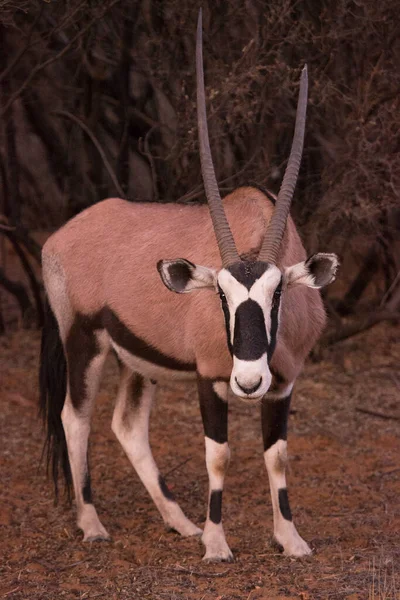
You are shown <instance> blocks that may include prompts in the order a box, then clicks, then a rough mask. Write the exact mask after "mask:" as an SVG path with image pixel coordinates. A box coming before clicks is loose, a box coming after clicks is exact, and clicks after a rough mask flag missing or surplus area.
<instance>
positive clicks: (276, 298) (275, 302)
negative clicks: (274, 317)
mask: <svg viewBox="0 0 400 600" xmlns="http://www.w3.org/2000/svg"><path fill="white" fill-rule="evenodd" d="M281 294H282V290H281V289H280V288H278V289H276V290H275V291H274V295H273V297H272V305H273V306H274V307H276V306H278V305H279V302H280V299H281Z"/></svg>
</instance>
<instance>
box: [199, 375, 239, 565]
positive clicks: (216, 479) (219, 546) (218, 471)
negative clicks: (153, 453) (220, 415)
mask: <svg viewBox="0 0 400 600" xmlns="http://www.w3.org/2000/svg"><path fill="white" fill-rule="evenodd" d="M225 385H226V384H225ZM215 391H216V390H215ZM205 445H206V465H207V472H208V478H209V484H210V487H209V494H208V510H207V520H206V524H205V527H204V533H203V536H202V538H201V539H202V542H203V544H204V545H205V547H206V553H205V555H204V557H203V560H206V561H210V562H219V561H222V560H223V561H229V562H230V561H232V560H233V555H232V552H231V551H230V549H229V546H228V544H227V542H226V539H225V533H224V528H223V526H222V518H221V514H219V506H217V514H216V515H213V514H212V513H211V510H210V509H211V504H212V494H213V492H214V494H215V493H216V494H217V495H218V492H220V493H221V495H222V490H223V488H224V479H225V473H226V471H227V468H228V465H229V460H230V450H229V446H228V442H224V443H223V444H219V443H218V442H215V441H214V440H212V439H210V438H208V437H206V438H205ZM217 505H218V501H217ZM211 517H213V519H214V520H216V521H217V522H214V521H213V520H212V518H211Z"/></svg>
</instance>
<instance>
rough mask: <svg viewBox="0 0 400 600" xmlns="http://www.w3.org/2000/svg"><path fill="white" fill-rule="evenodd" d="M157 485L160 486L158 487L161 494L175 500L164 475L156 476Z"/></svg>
mask: <svg viewBox="0 0 400 600" xmlns="http://www.w3.org/2000/svg"><path fill="white" fill-rule="evenodd" d="M158 485H159V486H160V489H161V491H162V493H163V495H164V496H165V498H167V500H172V501H175V496H174V494H173V493H172V492H171V490H170V489H169V487H168V486H167V484H166V481H165V479H164V477H162V476H161V475H159V476H158Z"/></svg>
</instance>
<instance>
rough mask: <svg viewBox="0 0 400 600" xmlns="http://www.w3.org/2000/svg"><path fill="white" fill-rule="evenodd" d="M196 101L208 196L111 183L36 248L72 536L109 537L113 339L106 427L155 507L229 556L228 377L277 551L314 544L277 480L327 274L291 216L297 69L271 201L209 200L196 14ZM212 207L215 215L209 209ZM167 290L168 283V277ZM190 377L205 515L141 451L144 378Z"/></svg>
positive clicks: (45, 382) (52, 409)
mask: <svg viewBox="0 0 400 600" xmlns="http://www.w3.org/2000/svg"><path fill="white" fill-rule="evenodd" d="M196 69H197V107H198V127H199V139H200V157H201V167H202V175H203V180H204V185H205V190H206V195H207V200H208V206H185V205H174V204H165V205H162V204H150V203H148V204H145V203H130V202H127V201H124V200H120V199H116V198H113V199H109V200H105V201H103V202H100V203H98V204H96V205H95V206H92V207H90V208H88V209H87V210H85V211H83V212H82V213H81V214H79V215H78V216H76V217H75V218H73V219H72V220H71V221H69V222H68V223H67V224H66V225H65V226H64V227H62V228H61V229H60V230H59V231H58V232H57V233H55V234H54V235H52V236H51V237H50V238H49V240H48V241H47V242H46V244H45V246H44V248H43V277H44V282H45V288H46V292H47V297H48V301H49V307H48V315H47V316H48V318H47V323H46V325H45V328H44V331H43V340H42V356H41V360H42V362H41V409H42V412H43V414H44V417H45V419H46V421H47V447H48V452H49V458H50V461H51V462H52V468H53V476H54V479H55V482H56V481H57V474H58V465H60V466H62V467H63V470H64V474H65V475H66V477H67V481H68V479H69V477H72V482H73V487H74V491H75V498H76V506H77V522H78V526H79V527H80V528H81V529H82V530H83V533H84V541H92V540H97V539H108V538H109V534H108V533H107V531H106V529H105V528H104V526H103V525H102V523H101V522H100V520H99V517H98V515H97V512H96V509H95V507H94V505H93V502H92V494H91V487H90V474H89V468H88V463H87V448H88V437H89V432H90V419H91V414H92V410H93V407H94V402H95V396H96V392H97V390H98V387H99V383H100V378H101V373H102V368H103V365H104V361H105V358H106V356H107V354H108V353H109V352H110V350H114V351H115V352H116V354H117V355H118V357H119V361H120V364H121V379H120V386H119V391H118V395H117V400H116V406H115V410H114V415H113V419H112V429H113V431H114V433H115V435H116V437H117V438H118V440H119V441H120V442H121V444H122V446H123V448H124V450H125V452H126V454H127V455H128V458H129V460H130V461H131V463H132V465H133V467H134V468H135V470H136V472H137V473H138V475H139V477H140V478H141V480H142V482H143V484H144V485H145V487H146V488H147V490H148V492H149V494H150V496H151V497H152V499H153V500H154V502H155V504H156V506H157V508H158V510H159V511H160V513H161V515H162V518H163V519H164V521H165V523H166V524H167V525H168V526H169V527H171V528H173V529H175V530H176V531H177V532H179V533H180V534H182V535H184V536H190V535H198V534H201V533H202V541H203V543H204V545H205V548H206V553H205V556H204V558H205V559H207V560H227V561H229V560H231V559H232V554H231V551H230V549H229V546H228V544H227V542H226V539H225V535H224V530H223V527H222V517H221V509H222V493H223V486H224V477H225V473H226V469H227V467H228V464H229V456H230V452H229V446H228V431H227V416H228V405H227V392H228V385H230V387H231V390H232V391H233V393H234V394H235V395H236V396H239V398H242V399H243V400H245V401H247V402H252V403H254V404H257V403H258V404H261V420H262V433H263V442H264V458H265V463H266V467H267V472H268V477H269V483H270V489H271V497H272V505H273V518H274V536H275V539H276V541H277V542H278V543H279V544H280V545H281V546H282V547H283V549H284V551H285V553H286V554H288V555H293V556H302V555H305V554H309V553H310V549H309V547H308V545H307V544H306V542H305V541H304V540H303V539H302V538H301V537H300V535H299V534H298V533H297V530H296V528H295V526H294V523H293V520H292V515H291V511H290V507H289V501H288V494H287V489H286V478H285V466H286V430H287V419H288V413H289V404H290V397H291V392H292V387H293V384H294V381H295V379H296V377H297V376H298V374H299V372H300V371H301V369H302V366H303V362H304V359H305V357H306V356H307V354H308V352H309V351H310V349H311V347H312V346H313V344H314V342H315V341H316V339H317V338H318V336H319V334H320V332H321V330H322V328H323V326H324V323H325V312H324V308H323V305H322V301H321V298H320V294H319V291H318V289H319V288H321V287H322V286H324V285H326V284H328V283H330V282H331V281H333V279H334V277H335V272H336V268H337V265H338V261H337V258H336V256H335V255H334V254H314V255H313V256H311V257H309V258H308V259H306V254H305V251H304V248H303V245H302V243H301V241H300V238H299V236H298V233H297V231H296V228H295V226H294V224H293V221H292V219H291V218H290V216H288V213H289V208H290V203H291V200H292V196H293V192H294V188H295V184H296V179H297V175H298V171H299V166H300V160H301V154H302V148H303V138H304V129H305V116H306V104H307V71H306V69H304V70H303V73H302V76H301V82H300V92H299V100H298V107H297V114H296V124H295V133H294V139H293V145H292V150H291V154H290V158H289V162H288V166H287V169H286V172H285V175H284V179H283V183H282V186H281V189H280V192H279V195H278V197H277V200H276V203H275V206H274V204H273V203H272V202H271V200H270V199H269V198H268V197H267V195H266V194H264V193H263V192H261V191H260V190H259V189H256V188H254V187H242V188H239V189H237V190H235V191H234V192H233V193H231V194H230V195H229V196H227V197H226V198H225V200H224V202H222V201H221V198H220V195H219V191H218V186H217V182H216V178H215V174H214V169H213V163H212V158H211V152H210V147H209V139H208V132H207V121H206V107H205V91H204V75H203V57H202V28H201V14H200V15H199V22H198V29H197V50H196ZM210 215H211V218H210ZM171 292H176V293H171ZM189 377H194V378H197V382H198V391H199V398H200V408H201V415H202V419H203V424H204V433H205V451H206V465H207V471H208V475H209V497H208V510H207V518H206V523H205V527H204V531H203V532H201V530H200V529H199V528H198V527H197V526H196V525H194V524H193V523H191V522H190V521H189V520H188V519H187V518H186V516H185V515H184V513H183V512H182V510H181V508H180V507H179V505H178V504H177V502H176V500H175V498H174V497H173V495H172V493H171V491H170V490H169V489H168V487H167V485H166V483H165V481H164V479H163V478H162V476H161V474H160V472H159V470H158V468H157V466H156V464H155V462H154V459H153V456H152V453H151V449H150V446H149V437H148V422H149V414H150V408H151V403H152V399H153V396H154V391H155V387H156V382H158V381H162V380H163V379H165V378H174V379H179V378H183V379H186V378H189Z"/></svg>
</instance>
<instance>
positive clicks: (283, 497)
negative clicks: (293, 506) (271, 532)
mask: <svg viewBox="0 0 400 600" xmlns="http://www.w3.org/2000/svg"><path fill="white" fill-rule="evenodd" d="M278 498H279V509H280V511H281V514H282V517H283V518H284V519H286V521H291V520H292V512H291V510H290V505H289V497H288V493H287V489H286V488H281V489H280V490H278Z"/></svg>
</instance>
